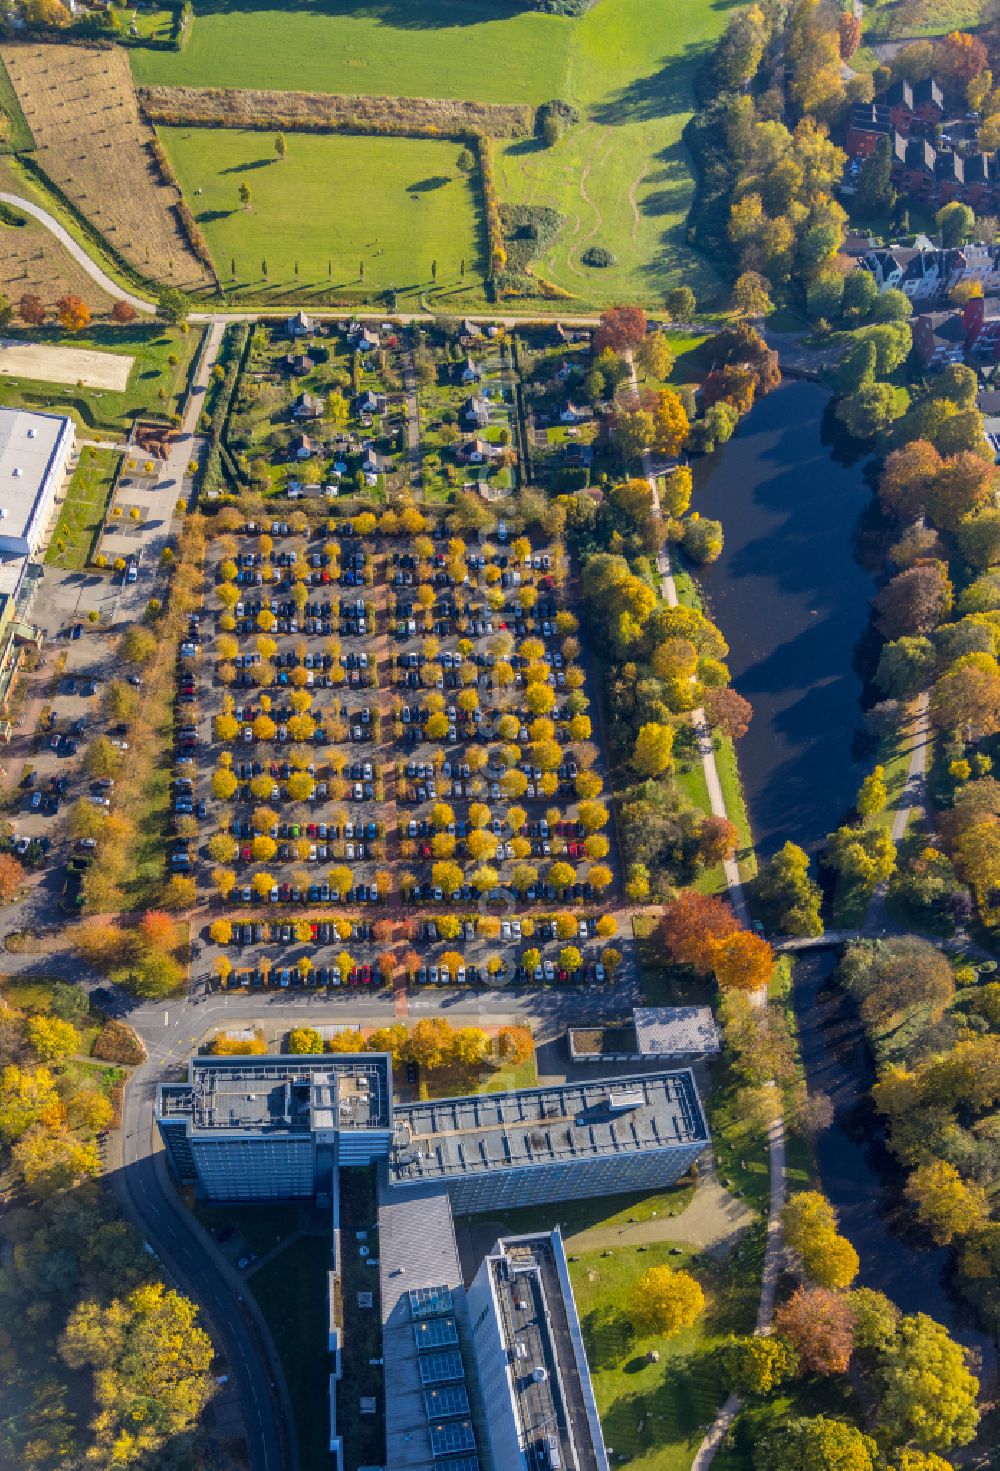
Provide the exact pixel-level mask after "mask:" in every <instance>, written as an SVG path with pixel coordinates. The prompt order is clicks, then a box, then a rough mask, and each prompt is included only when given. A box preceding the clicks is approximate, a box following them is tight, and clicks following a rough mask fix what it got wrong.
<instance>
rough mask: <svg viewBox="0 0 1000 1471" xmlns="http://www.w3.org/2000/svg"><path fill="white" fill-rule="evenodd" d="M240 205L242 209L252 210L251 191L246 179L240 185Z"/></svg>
mask: <svg viewBox="0 0 1000 1471" xmlns="http://www.w3.org/2000/svg"><path fill="white" fill-rule="evenodd" d="M240 204H241V205H242V206H243V208H244V209H252V207H253V191H252V190H251V188H250V185H249V184H248V183H247V181H246V179H244V180H243V182H242V183H241V184H240Z"/></svg>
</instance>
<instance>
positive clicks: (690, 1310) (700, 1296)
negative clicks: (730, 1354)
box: [628, 1265, 705, 1338]
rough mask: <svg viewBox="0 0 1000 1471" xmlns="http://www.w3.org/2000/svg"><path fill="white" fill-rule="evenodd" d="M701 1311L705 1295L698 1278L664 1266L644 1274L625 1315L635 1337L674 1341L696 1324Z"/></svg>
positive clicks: (653, 1268)
mask: <svg viewBox="0 0 1000 1471" xmlns="http://www.w3.org/2000/svg"><path fill="white" fill-rule="evenodd" d="M704 1308H705V1294H704V1292H703V1291H702V1288H701V1284H700V1282H698V1280H697V1278H695V1277H692V1276H691V1274H690V1272H683V1271H674V1269H673V1268H672V1267H668V1266H666V1265H664V1266H659V1267H650V1268H649V1269H648V1270H647V1271H645V1272H643V1274H642V1276H641V1277H640V1278H639V1280H638V1281H637V1282H636V1284H635V1287H634V1288H633V1290H632V1293H631V1295H630V1298H629V1306H628V1312H629V1318H630V1320H631V1322H632V1325H633V1327H634V1328H635V1330H636V1332H637V1333H640V1334H650V1335H651V1334H656V1335H657V1336H658V1337H661V1338H673V1337H675V1335H676V1334H678V1333H680V1331H681V1329H682V1328H690V1327H691V1326H692V1325H693V1324H694V1323H696V1322H697V1320H698V1318H699V1317H700V1316H701V1314H702V1312H703V1311H704Z"/></svg>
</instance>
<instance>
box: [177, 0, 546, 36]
mask: <svg viewBox="0 0 1000 1471" xmlns="http://www.w3.org/2000/svg"><path fill="white" fill-rule="evenodd" d="M288 8H289V9H291V10H301V11H303V12H306V13H308V14H311V15H317V16H324V15H325V16H332V17H341V18H345V17H346V18H357V19H361V20H377V21H379V22H380V23H381V24H382V25H384V26H389V27H391V28H392V29H394V30H406V31H436V30H452V29H457V28H458V27H459V26H476V25H483V24H484V23H485V22H488V21H499V20H506V19H508V18H509V17H510V16H514V15H518V14H520V13H521V12H522V11H525V10H535V9H536V8H537V7H536V6H535V4H534V3H533V0H521V3H518V0H448V4H447V5H442V4H441V3H440V0H312V3H307V0H297V3H293V4H292V5H291V6H289V7H288ZM274 9H275V5H274V0H199V5H198V14H199V16H205V15H226V14H230V13H232V12H238V13H242V14H247V15H249V14H253V13H254V12H256V11H273V10H274Z"/></svg>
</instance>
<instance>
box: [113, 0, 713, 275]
mask: <svg viewBox="0 0 1000 1471" xmlns="http://www.w3.org/2000/svg"><path fill="white" fill-rule="evenodd" d="M728 8H729V7H728V5H727V4H726V3H725V0H692V3H690V4H688V5H686V6H683V7H677V6H672V5H649V4H646V3H644V0H600V3H599V4H597V5H595V6H594V7H593V8H592V9H591V10H590V11H588V12H587V14H586V15H583V16H580V17H577V18H574V19H569V18H566V17H562V16H555V15H543V14H539V13H537V12H532V11H525V10H521V9H518V8H516V7H515V6H512V5H507V4H502V3H497V0H449V3H448V4H447V6H443V5H442V3H441V0H415V3H413V4H408V5H403V4H402V3H400V0H386V3H384V4H380V5H378V6H375V5H370V6H365V5H364V4H358V3H354V4H351V3H349V0H315V3H313V4H299V5H298V6H297V7H296V8H295V9H291V10H290V9H287V8H285V7H279V6H278V5H276V4H275V3H274V0H244V3H243V4H241V5H239V6H238V7H237V6H233V5H228V4H226V3H222V4H215V5H211V4H210V5H209V7H208V13H206V11H205V9H204V8H202V7H199V13H198V17H197V19H196V20H195V22H194V25H193V27H192V32H191V35H190V39H189V40H188V42H187V44H186V46H185V48H184V50H183V51H182V52H179V53H178V52H153V51H143V50H141V49H135V50H133V51H132V52H131V61H132V68H133V72H134V75H135V77H136V80H137V81H138V82H140V83H144V82H148V83H154V82H155V83H162V84H166V85H170V84H174V85H179V84H187V85H203V86H216V87H220V86H223V87H224V86H229V87H269V88H286V89H291V90H300V91H301V90H306V91H308V90H315V91H329V92H341V93H349V94H350V93H357V94H382V95H402V96H427V97H457V98H467V97H475V98H478V99H481V100H483V101H493V102H528V103H534V104H538V103H541V102H544V101H547V100H549V99H551V98H557V97H558V98H563V99H564V100H566V101H567V102H569V103H571V104H572V105H573V106H574V107H576V108H577V109H578V111H579V113H580V117H581V121H580V123H579V125H578V126H576V127H574V128H571V129H570V130H569V131H568V132H567V133H566V135H565V136H564V137H563V138H562V139H561V140H560V141H559V142H558V143H557V144H556V145H555V146H554V147H552V148H546V147H544V146H541V145H539V144H538V143H536V142H535V140H533V139H527V140H525V139H522V140H519V141H515V142H511V143H509V144H507V145H506V146H505V147H504V148H502V149H500V148H498V149H497V157H496V171H497V185H498V191H499V194H500V198H501V200H502V201H506V202H509V203H526V204H542V205H548V206H550V207H553V208H555V209H557V210H558V211H559V212H560V213H561V214H562V215H563V216H564V224H563V227H562V230H561V231H560V234H559V236H558V237H557V239H556V240H555V242H554V244H553V245H552V246H551V247H550V249H549V250H548V251H547V252H546V253H545V255H544V257H543V258H542V259H541V260H540V261H538V262H537V263H536V266H537V271H538V273H539V274H540V275H541V276H543V277H546V278H548V279H550V280H551V281H552V282H553V283H554V284H555V285H557V286H558V287H559V288H560V289H561V290H562V291H565V292H568V293H569V294H570V296H573V297H578V298H579V299H580V300H581V301H593V302H595V303H604V302H610V301H618V300H621V299H622V298H623V297H634V298H636V299H639V300H642V301H645V302H648V303H654V302H657V301H658V299H659V298H660V297H661V296H662V293H663V291H664V290H665V289H667V288H668V287H669V286H671V285H677V284H679V283H680V282H681V281H684V282H687V283H688V284H691V285H692V286H693V287H694V288H695V290H696V291H697V292H698V293H699V294H700V295H710V294H711V293H712V292H713V291H715V290H716V288H717V279H716V277H715V275H714V272H713V271H712V270H711V268H710V267H709V266H708V264H707V263H706V262H705V261H703V260H702V259H701V258H700V257H698V256H696V255H695V254H694V253H693V252H691V251H690V250H689V249H688V248H687V246H686V244H685V241H684V221H685V216H686V214H687V209H688V206H689V204H690V201H691V195H692V191H693V187H694V186H693V179H692V175H691V169H690V163H689V159H688V155H687V151H686V149H685V148H684V145H683V143H682V142H681V133H682V130H683V127H684V124H685V123H686V121H687V119H688V117H689V116H690V114H691V111H692V109H693V105H694V97H693V91H692V80H693V77H694V73H695V71H696V69H697V67H698V65H699V64H700V62H701V60H702V59H703V57H704V55H705V53H706V50H707V48H708V47H709V46H710V45H711V43H712V42H713V40H714V39H715V37H716V36H717V35H718V34H719V32H720V31H721V30H722V28H723V26H724V24H725V21H726V16H727V13H728ZM311 141H313V142H318V141H320V140H315V139H314V140H311ZM324 141H329V140H324ZM262 145H263V148H262ZM391 146H392V147H396V146H398V145H391ZM406 146H408V147H411V146H412V145H406ZM221 147H222V149H223V150H225V148H226V145H225V144H222V145H221ZM266 147H267V141H266V139H265V138H260V139H258V149H261V151H263V149H266ZM176 162H177V164H178V174H179V177H180V179H181V183H182V186H184V187H185V192H188V185H189V182H190V180H189V177H188V174H187V172H186V170H185V167H184V162H183V159H182V158H181V157H180V156H179V155H177V156H176ZM202 171H203V172H204V170H202ZM199 182H202V181H201V180H199ZM230 183H231V184H233V185H234V186H235V183H236V181H235V180H232V179H230ZM335 187H336V184H335ZM235 192H236V190H235V187H233V188H232V189H231V191H230V192H229V193H228V194H227V195H226V198H225V201H224V205H223V207H224V208H225V209H226V210H227V211H228V210H229V209H230V208H231V207H232V196H233V195H235ZM189 198H190V193H189ZM191 202H192V204H196V203H197V201H195V200H191ZM206 206H207V208H208V209H210V210H214V209H217V208H219V206H218V205H217V204H215V203H213V202H211V201H209V200H206ZM299 206H300V201H298V200H296V203H295V213H296V217H301V215H302V213H303V211H302V210H301V208H300V207H299ZM355 212H356V211H354V210H353V209H352V210H350V211H349V212H348V217H351V216H352V215H353V214H354V213H355ZM203 225H204V226H205V227H206V233H207V234H208V238H209V244H210V246H212V247H213V248H215V247H216V241H215V239H213V233H212V230H211V229H210V228H209V227H208V222H203ZM399 225H400V222H399V221H398V220H395V221H393V228H392V238H393V240H394V241H397V242H400V243H399V245H397V249H398V248H403V249H404V250H405V246H404V245H403V242H405V239H406V235H407V229H408V222H407V221H406V218H405V215H404V220H403V229H402V230H401V229H400V228H399ZM589 245H604V246H607V247H609V248H610V249H611V250H612V251H614V253H615V255H616V257H617V259H616V263H615V265H614V266H612V267H611V268H610V269H605V270H595V269H589V268H588V267H586V266H583V265H582V264H581V263H580V255H581V253H582V252H583V251H584V250H586V248H587V247H588V246H589ZM350 253H351V252H348V258H349V257H350ZM442 254H443V252H442ZM321 269H322V270H323V271H325V269H326V260H325V258H324V259H323V260H322V261H321ZM391 284H396V283H395V282H393V283H391Z"/></svg>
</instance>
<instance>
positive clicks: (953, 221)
mask: <svg viewBox="0 0 1000 1471" xmlns="http://www.w3.org/2000/svg"><path fill="white" fill-rule="evenodd" d="M934 223H935V224H936V225H937V227H938V229H939V230H940V231H941V244H942V245H943V246H944V248H945V250H954V248H955V247H956V246H958V245H962V244H964V243H965V241H966V240H969V239H971V237H972V233H973V231H974V230H975V228H976V216H975V214H974V212H973V211H972V210H971V209H970V208H969V206H968V205H967V204H959V203H958V201H957V200H953V201H952V203H951V204H946V205H944V206H943V207H942V208H941V209H939V210H938V212H937V214H936V215H935V216H934Z"/></svg>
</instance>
